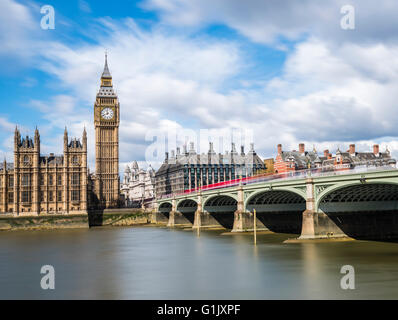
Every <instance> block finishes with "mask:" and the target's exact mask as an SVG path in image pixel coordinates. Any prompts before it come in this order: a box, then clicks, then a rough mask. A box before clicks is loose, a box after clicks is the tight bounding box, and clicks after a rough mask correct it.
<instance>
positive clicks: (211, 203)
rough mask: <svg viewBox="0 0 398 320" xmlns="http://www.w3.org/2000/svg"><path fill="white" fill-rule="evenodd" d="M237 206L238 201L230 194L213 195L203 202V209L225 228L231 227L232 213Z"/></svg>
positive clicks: (232, 222) (232, 221)
mask: <svg viewBox="0 0 398 320" xmlns="http://www.w3.org/2000/svg"><path fill="white" fill-rule="evenodd" d="M237 208H238V201H237V200H236V199H235V197H234V196H231V195H215V196H211V197H209V198H207V199H206V200H205V201H204V203H203V211H204V212H205V213H206V214H209V215H211V217H212V218H213V219H214V220H216V221H217V223H218V224H219V225H221V226H222V227H224V228H226V229H232V228H233V224H234V214H235V211H236V210H237Z"/></svg>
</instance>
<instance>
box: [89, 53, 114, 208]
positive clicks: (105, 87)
mask: <svg viewBox="0 0 398 320" xmlns="http://www.w3.org/2000/svg"><path fill="white" fill-rule="evenodd" d="M119 122H120V104H119V99H118V97H117V95H116V93H115V92H114V90H113V85H112V76H111V73H110V72H109V68H108V61H107V55H106V54H105V66H104V71H103V72H102V76H101V86H100V89H99V91H98V93H97V97H96V100H95V103H94V127H95V176H96V179H95V184H94V188H95V194H96V196H97V198H98V201H99V206H100V207H101V208H112V207H117V206H118V203H119V201H118V200H119Z"/></svg>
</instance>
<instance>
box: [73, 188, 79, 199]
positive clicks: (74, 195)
mask: <svg viewBox="0 0 398 320" xmlns="http://www.w3.org/2000/svg"><path fill="white" fill-rule="evenodd" d="M79 200H80V191H79V190H72V201H79Z"/></svg>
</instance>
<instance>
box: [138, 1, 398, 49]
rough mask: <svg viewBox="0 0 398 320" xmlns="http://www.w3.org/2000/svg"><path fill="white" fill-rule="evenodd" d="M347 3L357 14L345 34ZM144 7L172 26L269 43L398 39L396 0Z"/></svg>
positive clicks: (162, 3)
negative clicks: (215, 27)
mask: <svg viewBox="0 0 398 320" xmlns="http://www.w3.org/2000/svg"><path fill="white" fill-rule="evenodd" d="M347 4H351V5H353V6H354V8H355V12H356V17H355V24H356V29H355V30H354V31H348V32H347V31H345V30H342V29H341V28H340V20H341V18H342V16H343V15H342V14H341V13H340V9H341V7H342V6H344V5H347ZM142 6H143V7H145V8H146V9H150V10H155V11H156V12H158V13H159V15H160V16H161V18H162V20H163V22H165V23H168V24H171V25H173V26H180V27H187V26H190V27H198V26H204V25H208V24H212V23H217V24H225V25H227V26H229V27H231V28H233V29H235V30H237V31H238V32H240V33H241V34H243V35H244V36H246V37H248V38H250V39H251V40H253V41H256V42H260V43H267V44H273V43H278V42H279V40H280V38H285V39H290V40H301V39H302V37H304V36H306V35H307V34H311V35H313V36H316V37H319V38H322V39H329V41H332V40H333V41H336V42H338V43H341V42H346V41H349V42H369V41H370V42H379V41H380V40H382V41H385V42H387V41H388V42H390V41H392V42H396V41H397V40H398V36H397V33H396V30H397V28H398V20H397V19H396V13H397V12H398V3H397V1H395V0H380V1H377V2H376V1H374V0H350V1H347V0H333V1H319V0H302V1H289V0H276V1H274V0H267V1H264V0H247V1H241V0H218V1H212V0H191V1H185V0H146V1H144V2H143V4H142ZM278 45H281V44H280V43H279V44H278ZM282 48H283V46H282Z"/></svg>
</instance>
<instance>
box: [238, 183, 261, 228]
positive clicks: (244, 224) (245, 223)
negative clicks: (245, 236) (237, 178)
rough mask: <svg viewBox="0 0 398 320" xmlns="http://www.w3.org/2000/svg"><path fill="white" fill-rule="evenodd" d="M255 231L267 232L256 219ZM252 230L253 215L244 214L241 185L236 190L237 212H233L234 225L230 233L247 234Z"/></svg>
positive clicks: (249, 213)
mask: <svg viewBox="0 0 398 320" xmlns="http://www.w3.org/2000/svg"><path fill="white" fill-rule="evenodd" d="M256 225H257V229H260V230H268V228H266V227H265V226H264V224H263V223H262V222H261V221H260V220H258V219H256ZM253 230H254V215H253V213H252V212H246V210H245V202H244V193H243V187H242V185H240V186H239V188H238V204H237V210H236V211H235V212H234V225H233V228H232V230H231V232H247V231H253Z"/></svg>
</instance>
